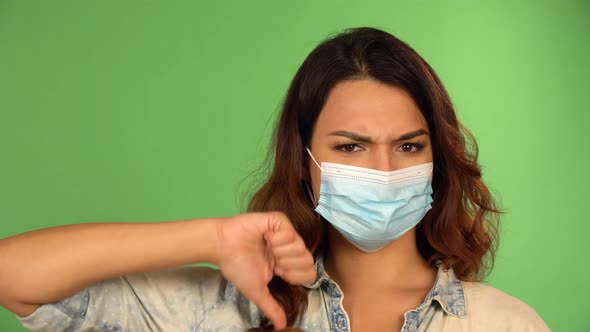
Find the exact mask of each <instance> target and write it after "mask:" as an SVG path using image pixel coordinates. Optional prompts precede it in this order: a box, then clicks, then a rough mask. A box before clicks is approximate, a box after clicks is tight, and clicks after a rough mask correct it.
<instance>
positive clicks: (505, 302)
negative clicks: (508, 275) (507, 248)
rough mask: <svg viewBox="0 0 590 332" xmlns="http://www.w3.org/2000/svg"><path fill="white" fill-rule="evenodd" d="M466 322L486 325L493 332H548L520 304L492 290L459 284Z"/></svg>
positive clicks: (514, 299)
mask: <svg viewBox="0 0 590 332" xmlns="http://www.w3.org/2000/svg"><path fill="white" fill-rule="evenodd" d="M462 283H463V289H464V291H465V304H466V310H467V317H468V319H469V320H475V321H489V322H487V324H489V325H488V326H490V325H491V326H495V327H496V328H497V329H496V330H497V331H503V330H510V331H549V328H548V327H547V325H546V324H545V322H544V321H543V319H542V318H541V316H539V314H538V313H537V312H536V311H535V310H534V309H533V308H531V306H529V305H528V304H526V303H524V302H523V301H521V300H519V299H517V298H515V297H513V296H511V295H508V294H506V293H504V292H502V291H500V290H498V289H496V288H494V287H492V286H489V285H485V284H482V283H479V282H462Z"/></svg>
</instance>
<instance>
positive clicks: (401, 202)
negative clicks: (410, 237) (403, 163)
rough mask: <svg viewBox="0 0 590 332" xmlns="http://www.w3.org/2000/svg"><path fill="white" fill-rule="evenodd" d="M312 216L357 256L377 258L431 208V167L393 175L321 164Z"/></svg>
mask: <svg viewBox="0 0 590 332" xmlns="http://www.w3.org/2000/svg"><path fill="white" fill-rule="evenodd" d="M307 152H308V153H309V155H310V156H311V159H312V160H313V162H314V163H315V164H316V165H317V166H318V167H319V168H320V170H321V184H320V197H319V200H318V202H317V206H316V209H315V211H316V212H317V213H318V214H320V215H321V216H322V217H324V218H325V219H326V220H327V221H328V222H330V224H332V226H334V228H336V230H338V231H339V232H340V233H341V234H342V235H343V236H344V237H345V238H346V239H348V240H349V241H350V242H351V243H352V244H354V245H355V246H356V247H357V248H359V249H360V250H362V251H364V252H367V253H370V252H375V251H377V250H379V249H381V248H383V247H385V246H386V245H387V244H389V243H391V242H392V241H394V240H397V239H398V238H400V237H401V236H402V235H404V234H405V233H406V232H407V231H409V230H410V229H412V228H413V227H414V226H416V225H417V224H418V223H419V222H420V221H421V220H422V218H423V217H424V215H426V212H428V210H430V208H431V203H432V196H431V195H432V168H433V165H432V163H426V164H422V165H418V166H412V167H408V168H404V169H399V170H395V171H391V172H384V171H378V170H374V169H370V168H362V167H355V166H348V165H342V164H334V163H326V162H322V165H321V166H320V165H319V164H318V163H317V161H316V160H315V158H314V157H313V155H312V154H311V151H310V150H309V149H307Z"/></svg>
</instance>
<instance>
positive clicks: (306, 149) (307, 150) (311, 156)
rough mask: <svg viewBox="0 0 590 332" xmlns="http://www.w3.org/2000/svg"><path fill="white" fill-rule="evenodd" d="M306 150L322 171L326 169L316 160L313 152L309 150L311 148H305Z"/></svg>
mask: <svg viewBox="0 0 590 332" xmlns="http://www.w3.org/2000/svg"><path fill="white" fill-rule="evenodd" d="M305 150H307V153H308V154H309V156H310V157H311V160H313V162H314V163H315V164H316V166H317V167H318V168H319V169H320V171H324V169H323V168H322V166H320V164H318V162H317V161H316V160H315V158H314V157H313V154H311V151H310V150H309V148H305Z"/></svg>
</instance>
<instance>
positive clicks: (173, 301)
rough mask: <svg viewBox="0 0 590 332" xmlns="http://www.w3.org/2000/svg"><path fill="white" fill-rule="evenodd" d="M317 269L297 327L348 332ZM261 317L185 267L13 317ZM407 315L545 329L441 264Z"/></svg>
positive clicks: (135, 320)
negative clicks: (470, 291)
mask: <svg viewBox="0 0 590 332" xmlns="http://www.w3.org/2000/svg"><path fill="white" fill-rule="evenodd" d="M316 269H317V271H318V277H317V279H316V281H315V282H314V283H312V284H310V285H308V286H306V287H308V288H309V290H310V291H309V292H308V294H309V295H308V297H309V305H308V308H307V310H306V311H305V312H304V313H303V315H302V317H300V319H299V320H298V322H297V324H296V325H297V326H298V327H300V328H302V329H303V330H305V331H310V332H311V331H313V332H315V331H338V332H340V331H342V332H345V331H350V325H349V319H348V316H347V314H346V312H345V311H344V308H343V306H342V291H341V290H340V287H339V286H338V285H337V284H336V283H335V282H334V281H333V280H332V279H331V278H330V277H329V276H328V275H327V274H326V272H325V271H324V267H323V264H322V260H321V259H318V260H317V262H316ZM465 286H468V287H469V288H471V289H474V290H475V291H474V292H473V301H472V303H471V305H472V308H473V310H475V311H474V314H473V319H470V318H469V317H468V316H467V309H466V301H469V300H468V299H466V292H465ZM482 294H484V295H483V296H482ZM477 303H482V305H478V304H477ZM498 305H499V306H500V307H501V308H497V307H498ZM482 306H483V307H482ZM486 307H487V309H486ZM486 310H487V311H486ZM498 310H503V311H498ZM260 315H261V313H260V311H259V310H258V308H257V307H256V306H255V305H254V304H253V303H252V302H250V301H248V300H247V299H246V298H244V297H243V296H242V295H241V294H240V293H239V292H238V291H237V289H236V288H235V287H233V285H231V284H230V283H229V282H227V281H226V280H225V279H224V278H223V276H222V275H221V273H220V272H219V271H218V270H213V269H209V268H206V267H184V268H180V269H174V270H165V271H157V272H150V273H143V274H137V275H130V276H125V277H120V278H114V279H111V280H107V281H104V282H100V283H97V284H95V285H92V286H90V287H88V288H86V289H84V290H82V291H81V292H79V293H78V294H76V295H74V296H72V297H70V298H67V299H65V300H63V301H60V302H57V303H51V304H45V305H43V306H41V307H39V308H38V309H37V310H36V311H35V312H34V313H32V314H31V315H29V316H27V317H18V318H19V319H20V320H21V322H22V324H23V325H24V326H25V327H27V328H29V329H30V330H31V331H51V332H57V331H97V332H106V331H112V332H115V331H133V332H135V331H140V332H143V331H170V332H180V331H186V332H204V331H240V332H241V331H246V330H247V329H248V328H250V327H257V326H259V324H260V320H261V319H260ZM490 315H491V317H489V316H490ZM494 315H495V317H494ZM502 315H504V316H502ZM404 317H405V323H404V325H403V328H402V331H403V332H418V331H426V330H429V331H504V330H505V331H508V330H510V331H549V329H548V328H547V327H546V326H545V324H544V322H543V321H542V319H541V318H540V317H539V316H538V315H536V313H535V312H534V310H532V309H531V308H530V307H528V306H527V305H526V304H524V303H522V302H520V301H518V300H516V299H514V298H512V297H510V296H508V295H506V294H504V293H501V292H500V291H497V290H495V289H493V288H492V287H489V286H485V285H482V284H478V283H463V282H461V281H459V280H458V279H457V278H456V277H455V274H454V273H453V271H452V270H444V269H442V268H439V270H438V275H437V278H436V282H435V284H434V285H433V287H432V289H431V290H430V292H429V293H428V295H427V296H426V298H425V300H424V302H423V303H422V304H421V305H420V306H418V308H416V309H414V310H410V311H408V312H406V313H405V315H404ZM511 322H512V323H511ZM488 328H489V329H488Z"/></svg>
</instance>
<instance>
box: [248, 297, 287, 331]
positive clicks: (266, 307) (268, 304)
mask: <svg viewBox="0 0 590 332" xmlns="http://www.w3.org/2000/svg"><path fill="white" fill-rule="evenodd" d="M252 302H254V304H256V306H257V307H258V308H260V310H262V312H263V313H264V315H265V316H266V317H267V318H268V319H270V321H271V322H272V324H273V325H274V329H275V330H276V329H284V328H285V327H287V317H286V315H285V311H284V310H283V308H282V307H281V306H280V305H279V303H278V302H277V301H276V300H275V299H274V297H272V295H271V294H270V292H269V290H268V288H266V289H265V291H264V294H261V295H260V296H258V297H257V298H256V299H252Z"/></svg>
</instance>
